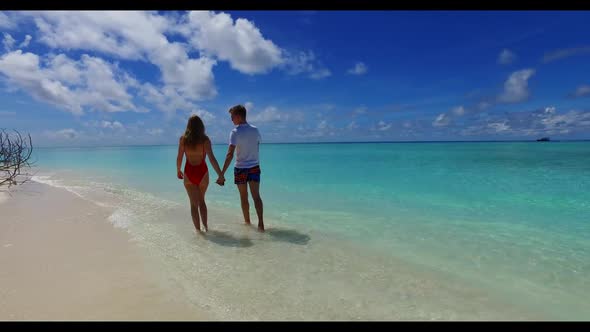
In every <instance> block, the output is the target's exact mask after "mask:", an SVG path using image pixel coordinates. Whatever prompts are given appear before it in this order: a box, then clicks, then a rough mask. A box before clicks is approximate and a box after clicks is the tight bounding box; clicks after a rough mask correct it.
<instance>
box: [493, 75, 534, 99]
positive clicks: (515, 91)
mask: <svg viewBox="0 0 590 332" xmlns="http://www.w3.org/2000/svg"><path fill="white" fill-rule="evenodd" d="M534 74H535V70H534V69H523V70H519V71H516V72H514V73H512V74H511V75H510V77H508V79H507V80H506V82H505V83H504V91H503V93H502V94H501V95H500V96H499V97H498V101H499V102H503V103H518V102H522V101H525V100H527V99H528V97H529V91H528V80H529V78H531V76H533V75H534Z"/></svg>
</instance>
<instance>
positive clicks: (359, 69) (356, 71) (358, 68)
mask: <svg viewBox="0 0 590 332" xmlns="http://www.w3.org/2000/svg"><path fill="white" fill-rule="evenodd" d="M367 70H368V68H367V65H365V64H364V63H362V62H357V63H356V64H355V65H354V67H352V68H351V69H349V70H348V73H349V74H352V75H363V74H366V73H367Z"/></svg>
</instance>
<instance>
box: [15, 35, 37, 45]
mask: <svg viewBox="0 0 590 332" xmlns="http://www.w3.org/2000/svg"><path fill="white" fill-rule="evenodd" d="M31 39H33V37H31V35H26V36H25V40H23V42H22V43H20V44H19V45H18V47H20V48H25V47H27V46H29V43H30V42H31Z"/></svg>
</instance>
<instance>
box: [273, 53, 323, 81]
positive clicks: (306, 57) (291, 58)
mask: <svg viewBox="0 0 590 332" xmlns="http://www.w3.org/2000/svg"><path fill="white" fill-rule="evenodd" d="M284 68H285V70H286V71H287V73H288V74H290V75H297V74H301V73H307V74H308V75H309V78H312V79H322V78H325V77H328V76H330V75H332V72H331V71H330V70H329V69H327V68H325V67H324V66H323V65H322V64H321V63H319V62H318V61H316V58H315V54H314V53H313V51H309V52H298V53H294V54H293V53H289V52H285V62H284Z"/></svg>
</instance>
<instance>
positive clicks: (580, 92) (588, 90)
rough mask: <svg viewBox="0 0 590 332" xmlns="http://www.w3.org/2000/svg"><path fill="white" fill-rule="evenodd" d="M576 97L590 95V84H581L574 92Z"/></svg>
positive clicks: (573, 94)
mask: <svg viewBox="0 0 590 332" xmlns="http://www.w3.org/2000/svg"><path fill="white" fill-rule="evenodd" d="M572 96H574V97H586V96H590V85H581V86H579V87H578V88H577V89H576V91H574V93H572Z"/></svg>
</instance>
